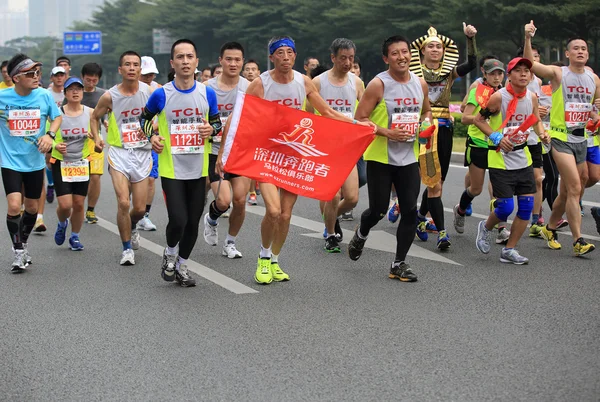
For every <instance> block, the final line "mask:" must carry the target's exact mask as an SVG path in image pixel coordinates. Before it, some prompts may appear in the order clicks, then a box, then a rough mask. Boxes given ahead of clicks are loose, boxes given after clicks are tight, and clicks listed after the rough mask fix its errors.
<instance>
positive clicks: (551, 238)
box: [540, 225, 562, 250]
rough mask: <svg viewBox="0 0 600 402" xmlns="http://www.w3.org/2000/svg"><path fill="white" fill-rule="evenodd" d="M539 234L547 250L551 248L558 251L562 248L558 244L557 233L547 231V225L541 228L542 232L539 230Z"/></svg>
mask: <svg viewBox="0 0 600 402" xmlns="http://www.w3.org/2000/svg"><path fill="white" fill-rule="evenodd" d="M540 234H541V235H542V237H543V238H544V239H545V240H546V242H547V244H548V247H549V248H551V249H552V250H560V249H561V247H562V246H561V245H560V243H559V242H558V233H556V230H550V229H548V225H546V226H542V230H540Z"/></svg>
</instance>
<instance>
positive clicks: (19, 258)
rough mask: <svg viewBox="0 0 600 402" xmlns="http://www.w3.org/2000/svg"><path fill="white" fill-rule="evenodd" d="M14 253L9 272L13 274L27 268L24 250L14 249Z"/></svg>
mask: <svg viewBox="0 0 600 402" xmlns="http://www.w3.org/2000/svg"><path fill="white" fill-rule="evenodd" d="M14 255H15V258H14V259H13V263H12V266H11V268H10V272H12V273H13V274H20V273H22V272H23V271H25V268H27V263H26V262H25V250H14Z"/></svg>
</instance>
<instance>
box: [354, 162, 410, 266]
mask: <svg viewBox="0 0 600 402" xmlns="http://www.w3.org/2000/svg"><path fill="white" fill-rule="evenodd" d="M392 184H393V185H394V187H395V188H396V193H397V194H398V205H399V206H400V215H401V218H400V223H399V224H398V230H397V231H396V260H395V261H404V260H405V259H406V254H407V253H408V250H409V249H410V246H411V245H412V243H413V240H414V238H415V229H416V228H417V216H416V214H417V198H418V197H419V190H420V185H421V179H420V176H419V164H418V163H413V164H410V165H408V166H392V165H387V164H384V163H379V162H374V161H367V188H368V191H369V208H368V209H367V210H366V211H365V212H363V213H362V215H361V217H360V233H361V235H363V236H366V235H368V234H369V231H370V230H371V228H372V227H373V226H375V225H377V222H379V221H380V220H381V218H383V217H384V216H385V215H386V212H387V209H388V204H389V199H390V191H391V189H392Z"/></svg>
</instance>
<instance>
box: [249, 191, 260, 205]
mask: <svg viewBox="0 0 600 402" xmlns="http://www.w3.org/2000/svg"><path fill="white" fill-rule="evenodd" d="M248 205H258V201H257V200H256V193H250V195H249V196H248Z"/></svg>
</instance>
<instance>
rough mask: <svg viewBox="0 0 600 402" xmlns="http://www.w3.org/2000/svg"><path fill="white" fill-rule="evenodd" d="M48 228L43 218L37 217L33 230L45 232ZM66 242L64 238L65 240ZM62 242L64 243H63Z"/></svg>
mask: <svg viewBox="0 0 600 402" xmlns="http://www.w3.org/2000/svg"><path fill="white" fill-rule="evenodd" d="M46 230H47V228H46V225H44V219H43V218H37V219H36V221H35V225H34V226H33V231H34V232H35V233H43V232H45V231H46ZM63 242H64V240H63ZM61 244H62V243H61Z"/></svg>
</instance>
